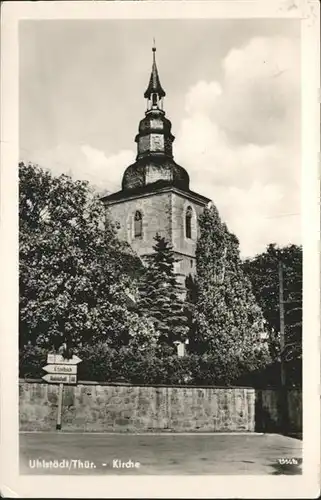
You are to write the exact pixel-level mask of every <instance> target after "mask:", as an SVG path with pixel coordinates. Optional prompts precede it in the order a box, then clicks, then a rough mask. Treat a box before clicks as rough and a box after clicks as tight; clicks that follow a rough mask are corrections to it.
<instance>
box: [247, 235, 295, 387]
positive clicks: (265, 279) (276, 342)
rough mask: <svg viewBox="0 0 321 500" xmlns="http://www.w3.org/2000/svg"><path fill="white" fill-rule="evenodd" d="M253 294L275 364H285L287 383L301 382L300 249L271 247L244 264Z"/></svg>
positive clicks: (293, 246) (290, 246) (291, 246)
mask: <svg viewBox="0 0 321 500" xmlns="http://www.w3.org/2000/svg"><path fill="white" fill-rule="evenodd" d="M280 261H281V262H282V267H283V285H284V309H285V350H284V352H283V353H281V352H280V336H279V332H280V303H279V262H280ZM243 269H244V272H245V273H246V274H247V276H248V277H249V279H250V280H251V283H252V287H253V292H254V294H255V297H256V300H257V302H258V304H259V305H260V307H261V309H262V311H263V314H264V317H265V319H266V321H267V325H268V329H269V335H270V345H271V352H272V356H273V359H274V361H275V363H277V362H278V361H279V360H280V356H281V355H283V359H284V361H285V363H286V372H287V383H288V384H289V385H300V384H301V383H302V248H301V247H300V246H297V245H288V246H286V247H283V248H278V247H277V246H276V245H275V244H270V245H269V246H268V247H267V249H266V251H265V252H263V253H262V254H259V255H257V256H256V257H254V258H253V259H247V260H245V261H244V263H243Z"/></svg>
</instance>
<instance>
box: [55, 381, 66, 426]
mask: <svg viewBox="0 0 321 500" xmlns="http://www.w3.org/2000/svg"><path fill="white" fill-rule="evenodd" d="M63 390H64V384H59V393H58V414H57V425H56V430H57V431H60V430H61V412H62V395H63Z"/></svg>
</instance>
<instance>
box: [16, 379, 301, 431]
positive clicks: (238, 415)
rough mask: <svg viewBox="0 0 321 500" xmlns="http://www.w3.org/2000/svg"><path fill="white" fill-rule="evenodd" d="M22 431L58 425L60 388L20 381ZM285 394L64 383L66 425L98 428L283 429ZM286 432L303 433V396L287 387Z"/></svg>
mask: <svg viewBox="0 0 321 500" xmlns="http://www.w3.org/2000/svg"><path fill="white" fill-rule="evenodd" d="M19 391H20V429H21V430H25V431H30V430H35V431H50V430H55V428H56V418H57V406H58V386H57V385H50V384H46V383H43V382H40V381H20V383H19ZM281 398H282V396H281V393H280V392H279V391H278V390H276V389H263V390H254V389H253V388H250V387H244V388H242V387H231V388H225V387H224V388H223V387H188V386H186V387H164V386H133V385H128V384H126V385H125V384H109V385H107V384H97V383H94V382H83V383H79V384H78V385H77V386H65V387H64V394H63V410H62V429H63V430H68V431H92V432H94V431H96V432H112V431H117V432H120V431H124V432H143V431H145V432H146V431H151V432H153V431H174V432H184V431H186V432H187V431H190V432H197V431H199V432H222V431H225V432H229V431H239V432H240V431H243V432H244V431H249V432H253V431H257V432H267V433H269V432H270V433H275V432H281V433H285V431H284V428H283V426H282V419H281ZM287 398H288V419H289V420H288V429H287V433H288V434H292V435H297V436H300V435H301V433H302V394H301V391H300V390H290V391H288V395H287Z"/></svg>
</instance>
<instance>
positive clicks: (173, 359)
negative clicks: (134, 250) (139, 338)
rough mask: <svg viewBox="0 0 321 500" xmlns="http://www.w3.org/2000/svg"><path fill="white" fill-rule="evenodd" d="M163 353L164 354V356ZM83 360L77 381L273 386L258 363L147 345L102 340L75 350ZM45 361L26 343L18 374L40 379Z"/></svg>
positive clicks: (39, 350)
mask: <svg viewBox="0 0 321 500" xmlns="http://www.w3.org/2000/svg"><path fill="white" fill-rule="evenodd" d="M164 354H165V355H164ZM77 355H78V356H79V357H80V358H81V359H82V360H83V361H82V362H81V363H80V364H79V365H78V380H79V381H96V382H105V383H108V382H110V383H117V382H119V383H121V382H127V383H132V384H146V385H149V384H164V385H217V386H224V385H251V386H258V385H271V384H272V385H275V382H276V383H277V381H275V371H274V370H271V372H270V373H265V375H263V377H262V373H261V370H260V369H259V366H257V367H256V370H252V369H251V368H250V366H249V363H243V364H242V363H239V364H234V365H232V364H230V363H229V360H226V363H224V364H222V363H218V360H217V358H216V357H215V356H214V355H202V356H199V355H196V354H188V355H186V356H185V357H182V358H180V357H178V356H177V355H176V354H173V353H164V352H163V351H162V352H159V350H158V349H155V348H150V349H146V350H140V349H137V348H135V347H133V346H130V347H122V348H121V349H119V350H117V349H114V348H111V347H109V346H108V345H107V344H104V343H102V342H101V343H97V344H96V345H92V346H87V347H85V348H82V349H79V350H77ZM46 364H47V351H46V350H44V349H43V348H39V347H33V346H27V347H25V348H24V349H22V350H21V351H20V365H21V368H20V376H21V377H22V378H40V377H42V376H43V375H44V374H45V372H44V371H43V370H42V367H44V366H45V365H46Z"/></svg>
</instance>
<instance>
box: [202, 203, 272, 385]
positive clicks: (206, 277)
mask: <svg viewBox="0 0 321 500" xmlns="http://www.w3.org/2000/svg"><path fill="white" fill-rule="evenodd" d="M199 224H200V238H199V240H198V243H197V249H196V259H197V260H196V266H197V298H196V304H195V322H196V331H195V336H196V338H195V339H194V343H193V344H194V346H195V347H194V350H197V352H199V353H200V354H206V355H210V356H213V359H214V360H215V363H216V364H217V369H218V370H219V369H220V370H221V371H220V373H221V374H222V373H224V371H225V381H226V383H231V382H233V381H235V379H237V377H238V376H239V375H240V374H241V373H242V372H243V371H244V370H245V371H246V370H255V369H257V368H258V367H260V366H262V364H264V363H267V362H268V360H269V354H268V348H267V344H266V343H265V342H264V340H262V337H263V335H262V334H264V331H265V326H264V318H263V315H262V311H261V309H260V308H259V307H258V305H257V304H256V301H255V298H254V295H253V293H252V289H251V283H250V281H249V279H248V278H247V277H246V276H245V275H244V273H243V270H242V264H241V259H240V256H239V242H238V240H237V238H236V237H235V236H234V235H233V234H231V233H230V232H229V231H228V229H227V227H226V225H225V224H223V223H222V222H221V220H220V217H219V214H218V211H217V209H216V208H215V207H214V206H213V205H211V206H210V207H209V208H206V209H205V210H204V212H203V214H202V215H201V216H200V218H199ZM221 376H222V375H221ZM220 382H222V379H221V380H220Z"/></svg>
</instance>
